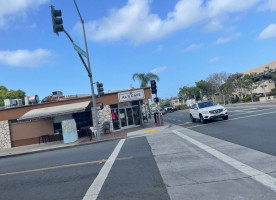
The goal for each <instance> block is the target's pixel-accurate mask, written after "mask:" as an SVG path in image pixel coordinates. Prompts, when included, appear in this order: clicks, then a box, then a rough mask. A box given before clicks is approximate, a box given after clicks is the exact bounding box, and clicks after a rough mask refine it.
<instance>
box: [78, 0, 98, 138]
mask: <svg viewBox="0 0 276 200" xmlns="http://www.w3.org/2000/svg"><path fill="white" fill-rule="evenodd" d="M74 3H75V6H76V8H77V11H78V14H79V16H80V20H81V24H82V31H83V37H84V43H85V51H86V53H87V64H88V69H89V71H90V75H88V76H89V79H90V86H91V92H92V103H93V108H94V115H95V122H96V128H97V138H98V140H101V132H100V126H99V119H98V111H97V107H96V98H95V93H94V85H93V78H92V71H91V65H90V59H89V53H88V47H87V41H86V34H85V28H84V21H83V19H82V17H81V14H80V11H79V8H78V5H77V3H76V0H74ZM92 121H93V114H92Z"/></svg>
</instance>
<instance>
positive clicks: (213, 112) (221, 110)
mask: <svg viewBox="0 0 276 200" xmlns="http://www.w3.org/2000/svg"><path fill="white" fill-rule="evenodd" d="M216 118H222V119H223V120H227V119H228V112H227V109H226V108H225V107H223V106H221V105H219V104H216V103H214V102H213V101H202V102H199V103H195V104H193V105H192V107H191V109H190V119H191V121H192V122H196V119H199V120H200V122H201V123H202V124H204V123H206V122H207V121H208V120H211V119H216Z"/></svg>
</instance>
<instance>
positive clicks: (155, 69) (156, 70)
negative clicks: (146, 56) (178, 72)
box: [151, 66, 168, 74]
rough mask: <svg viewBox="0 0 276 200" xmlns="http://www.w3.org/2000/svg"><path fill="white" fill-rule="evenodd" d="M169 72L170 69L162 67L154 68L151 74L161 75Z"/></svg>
mask: <svg viewBox="0 0 276 200" xmlns="http://www.w3.org/2000/svg"><path fill="white" fill-rule="evenodd" d="M167 70H168V67H166V66H162V67H156V68H154V69H153V70H151V72H152V73H154V74H159V73H161V72H164V71H167Z"/></svg>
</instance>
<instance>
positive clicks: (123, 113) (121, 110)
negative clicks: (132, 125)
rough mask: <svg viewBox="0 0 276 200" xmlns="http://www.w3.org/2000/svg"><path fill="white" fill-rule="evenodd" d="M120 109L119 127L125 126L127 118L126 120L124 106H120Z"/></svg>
mask: <svg viewBox="0 0 276 200" xmlns="http://www.w3.org/2000/svg"><path fill="white" fill-rule="evenodd" d="M119 111H120V121H121V127H122V128H123V127H125V126H127V120H126V110H125V108H122V109H120V110H119Z"/></svg>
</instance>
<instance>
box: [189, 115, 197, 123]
mask: <svg viewBox="0 0 276 200" xmlns="http://www.w3.org/2000/svg"><path fill="white" fill-rule="evenodd" d="M190 119H191V122H195V121H196V120H195V118H193V116H192V115H191V114H190Z"/></svg>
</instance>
